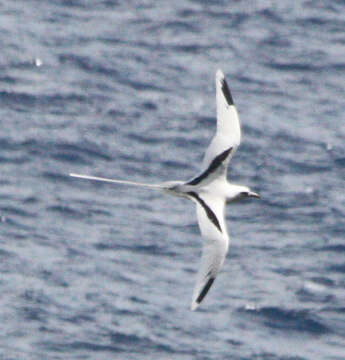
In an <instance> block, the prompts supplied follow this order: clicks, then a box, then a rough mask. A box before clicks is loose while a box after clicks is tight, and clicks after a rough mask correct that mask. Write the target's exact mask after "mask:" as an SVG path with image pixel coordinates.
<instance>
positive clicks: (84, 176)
mask: <svg viewBox="0 0 345 360" xmlns="http://www.w3.org/2000/svg"><path fill="white" fill-rule="evenodd" d="M69 175H70V176H72V177H76V178H80V179H87V180H96V181H102V182H109V183H116V184H126V185H131V186H140V187H145V188H150V189H157V190H165V189H166V186H165V185H164V184H163V183H162V184H145V183H139V182H134V181H128V180H116V179H107V178H102V177H97V176H89V175H80V174H73V173H71V174H69Z"/></svg>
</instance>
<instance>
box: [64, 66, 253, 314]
mask: <svg viewBox="0 0 345 360" xmlns="http://www.w3.org/2000/svg"><path fill="white" fill-rule="evenodd" d="M216 99H217V131H216V134H215V136H214V137H213V139H212V141H211V144H210V145H209V147H208V148H207V150H206V152H205V156H204V160H203V164H202V171H201V173H200V174H199V175H198V176H196V177H195V178H193V179H191V180H189V181H186V182H184V181H169V182H164V183H160V184H144V183H136V182H132V181H126V180H115V179H105V178H100V177H94V176H88V175H78V174H70V175H71V176H74V177H79V178H84V179H90V180H98V181H106V182H112V183H120V184H127V185H135V186H142V187H147V188H152V189H157V190H161V191H163V192H166V193H168V194H170V195H173V196H180V197H185V198H188V199H190V200H192V201H194V202H195V203H196V211H197V218H198V223H199V228H200V232H201V235H202V237H203V238H204V245H203V250H202V256H201V265H200V268H199V272H198V275H197V280H196V284H195V287H194V292H193V299H192V304H191V309H192V310H195V309H196V308H197V307H198V306H199V304H200V303H201V301H202V300H203V298H204V297H205V295H206V294H207V292H208V290H209V289H210V287H211V286H212V284H213V281H214V280H215V278H216V276H217V274H218V272H219V270H220V269H221V267H222V265H223V262H224V259H225V256H226V254H227V251H228V248H229V235H228V231H227V227H226V223H225V215H224V214H225V205H226V203H227V202H230V201H233V200H237V199H241V198H245V197H259V195H258V194H256V193H254V192H252V191H250V189H249V188H248V187H246V186H241V185H235V184H231V183H229V182H228V181H227V176H226V175H227V168H228V164H229V162H230V159H231V158H232V156H233V155H234V153H235V151H236V149H237V147H238V146H239V144H240V141H241V130H240V122H239V118H238V114H237V110H236V107H235V105H234V103H233V100H232V96H231V93H230V90H229V88H228V85H227V82H226V80H225V78H224V74H223V73H222V71H220V70H218V71H217V73H216Z"/></svg>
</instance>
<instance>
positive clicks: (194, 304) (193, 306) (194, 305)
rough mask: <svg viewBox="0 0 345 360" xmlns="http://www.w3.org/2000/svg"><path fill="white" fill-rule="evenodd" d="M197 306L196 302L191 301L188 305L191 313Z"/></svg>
mask: <svg viewBox="0 0 345 360" xmlns="http://www.w3.org/2000/svg"><path fill="white" fill-rule="evenodd" d="M198 306H199V304H198V303H197V302H196V301H193V302H192V303H191V305H190V309H191V311H194V310H196V309H197V307H198Z"/></svg>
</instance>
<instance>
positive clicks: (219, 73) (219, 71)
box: [216, 69, 225, 81]
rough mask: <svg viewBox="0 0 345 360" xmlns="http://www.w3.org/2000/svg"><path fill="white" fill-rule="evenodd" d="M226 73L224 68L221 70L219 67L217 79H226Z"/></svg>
mask: <svg viewBox="0 0 345 360" xmlns="http://www.w3.org/2000/svg"><path fill="white" fill-rule="evenodd" d="M224 77H225V76H224V73H223V71H222V70H220V69H218V70H217V71H216V80H217V81H220V80H222V79H224Z"/></svg>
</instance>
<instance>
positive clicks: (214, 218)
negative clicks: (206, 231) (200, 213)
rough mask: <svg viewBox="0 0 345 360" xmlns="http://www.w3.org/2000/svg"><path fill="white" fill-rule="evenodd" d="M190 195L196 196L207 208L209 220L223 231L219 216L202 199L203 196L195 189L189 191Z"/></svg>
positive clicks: (205, 208)
mask: <svg viewBox="0 0 345 360" xmlns="http://www.w3.org/2000/svg"><path fill="white" fill-rule="evenodd" d="M187 194H188V195H189V196H191V197H192V198H194V199H195V200H196V201H197V202H198V203H199V204H200V205H201V206H202V207H203V209H204V210H205V212H206V215H207V217H208V218H209V220H210V221H211V222H212V224H213V225H214V226H215V227H216V228H217V229H218V230H219V231H220V232H222V228H221V227H220V224H219V221H218V219H217V216H216V215H215V213H214V212H213V211H212V209H211V208H210V207H209V206H208V205H207V204H206V202H205V201H204V200H203V199H201V197H200V196H199V195H198V194H197V193H196V192H194V191H191V192H189V193H187Z"/></svg>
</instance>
